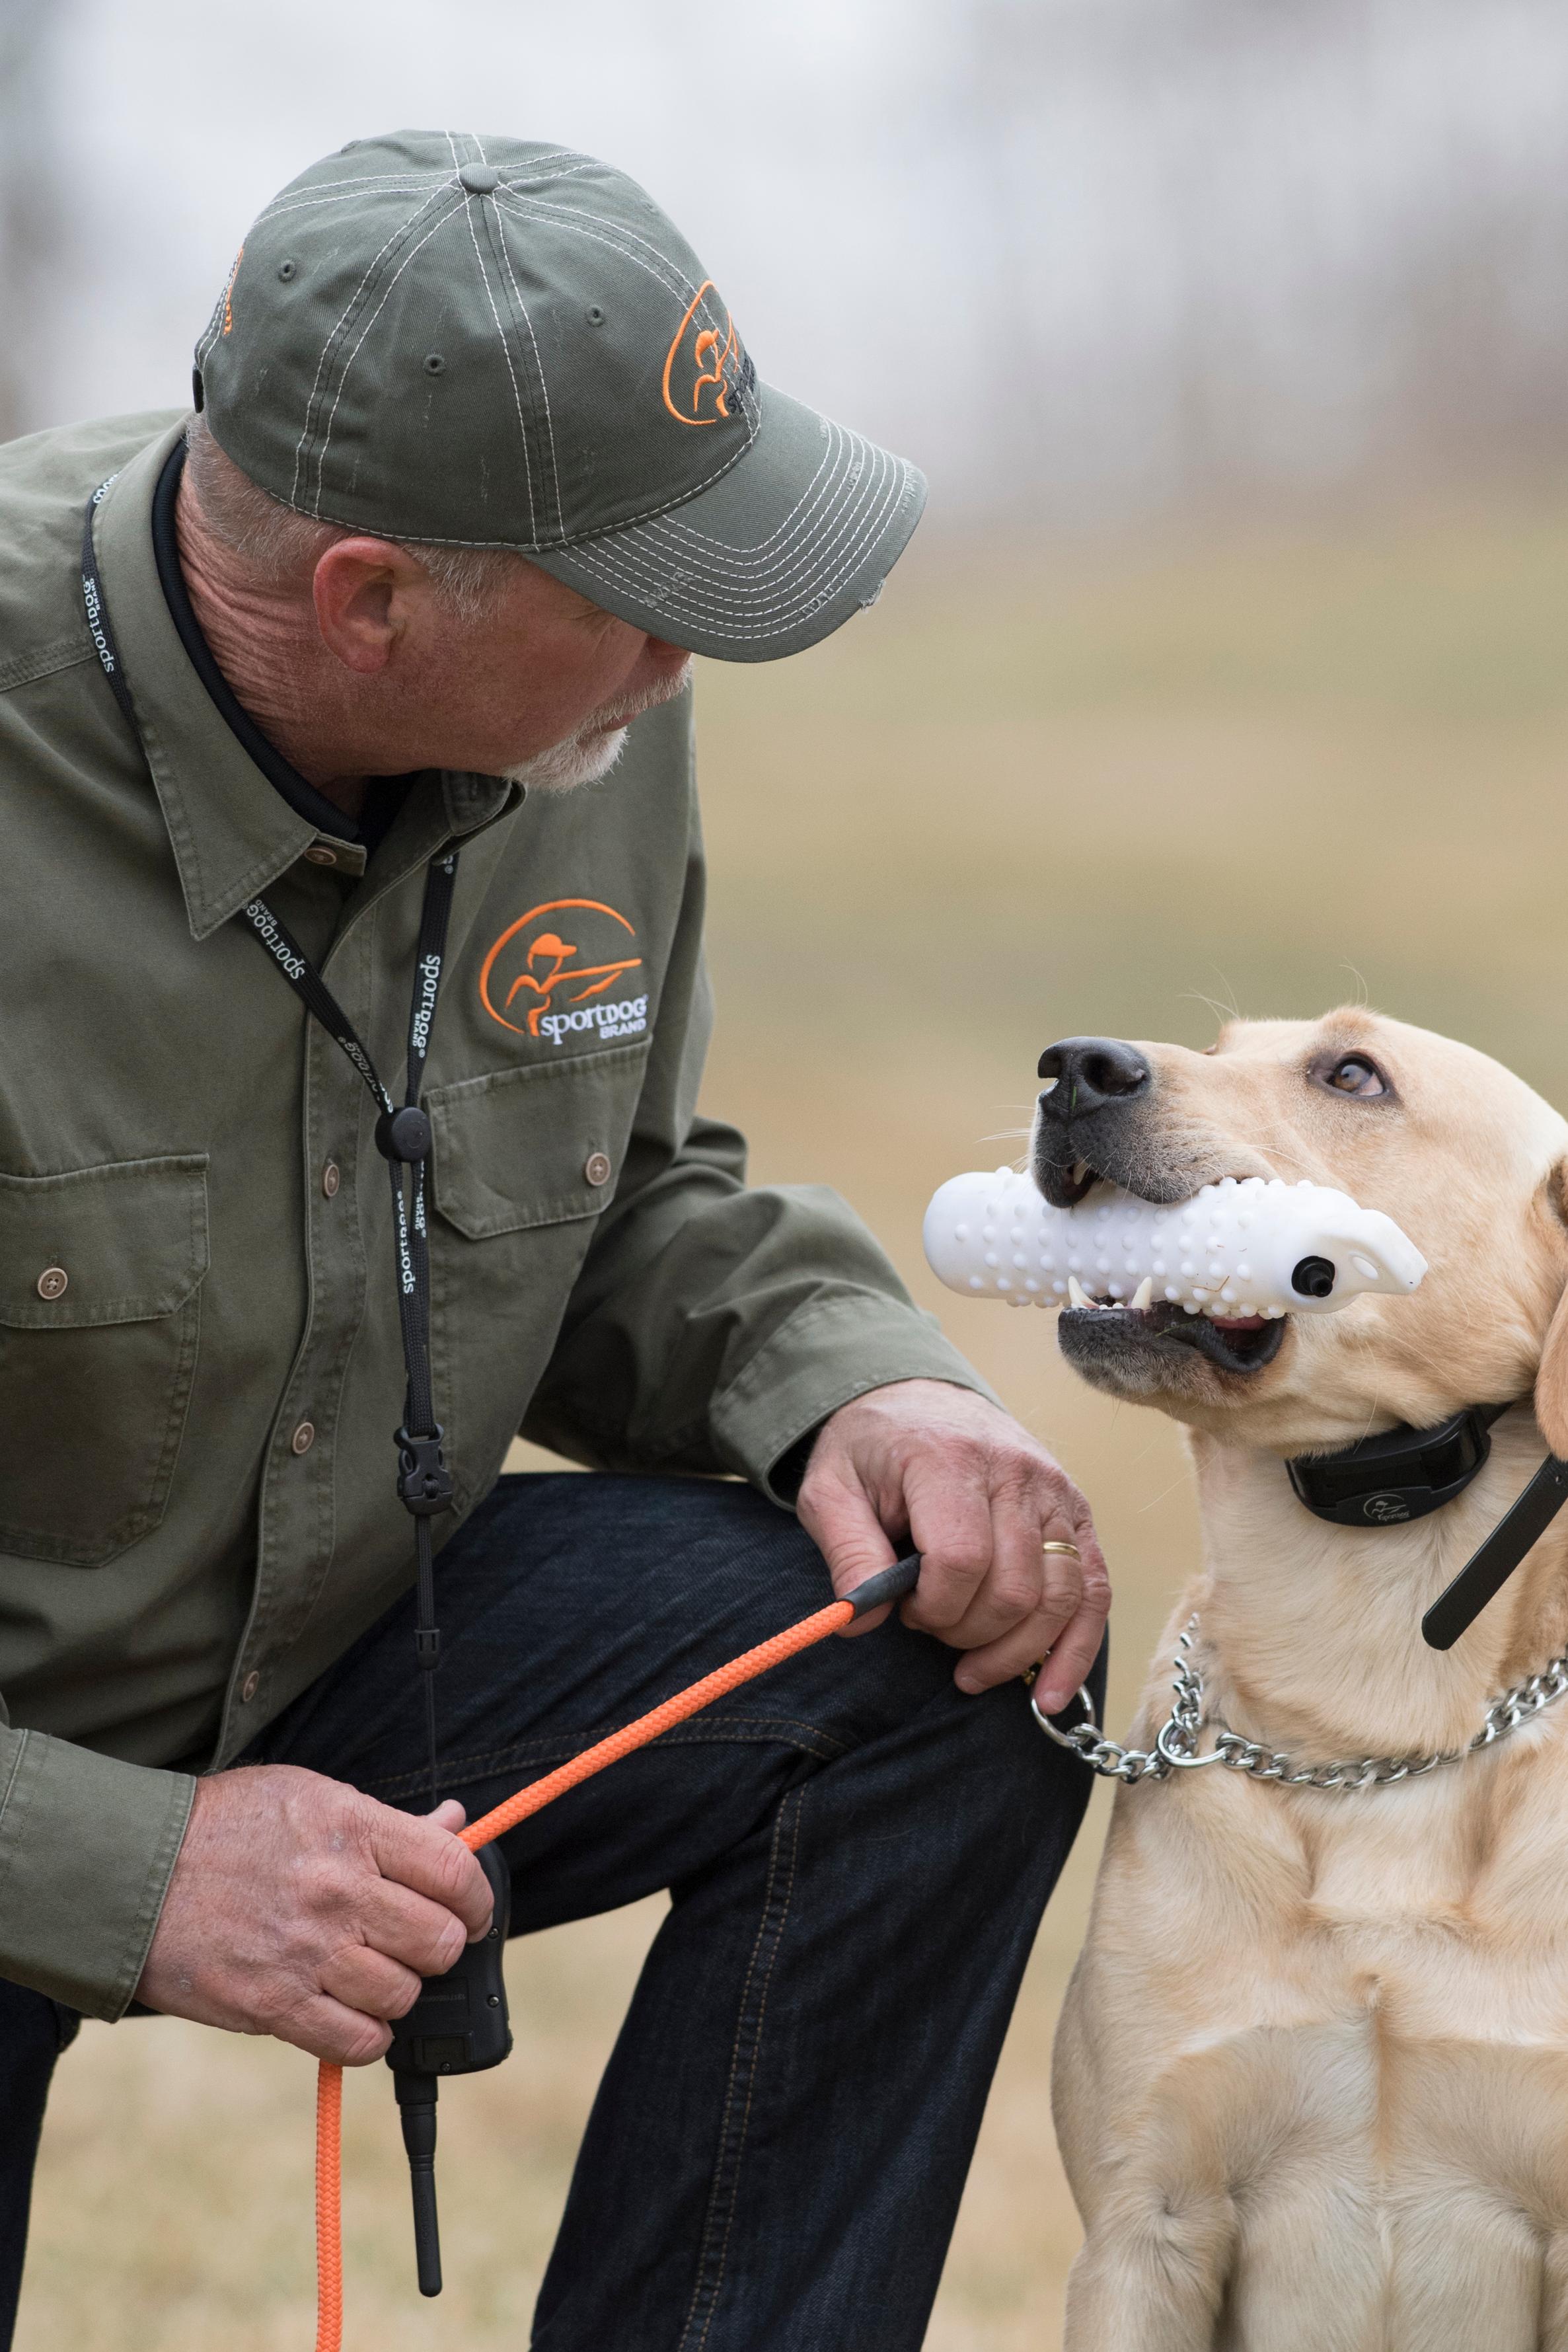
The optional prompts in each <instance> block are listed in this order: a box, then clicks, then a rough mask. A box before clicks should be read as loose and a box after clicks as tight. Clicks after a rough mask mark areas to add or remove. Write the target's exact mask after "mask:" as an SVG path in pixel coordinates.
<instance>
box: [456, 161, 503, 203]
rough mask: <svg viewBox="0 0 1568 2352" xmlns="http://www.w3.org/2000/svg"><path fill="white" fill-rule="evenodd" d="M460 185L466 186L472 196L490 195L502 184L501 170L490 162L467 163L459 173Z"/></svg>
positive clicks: (458, 182)
mask: <svg viewBox="0 0 1568 2352" xmlns="http://www.w3.org/2000/svg"><path fill="white" fill-rule="evenodd" d="M457 184H458V185H459V187H464V188H466V189H467V191H468V193H469V194H470V195H471V196H488V195H491V194H494V192H495V190H496V189H497V188H498V187H499V186H500V184H501V174H500V173H499V172H495V171H492V170H491V168H490V166H489V164H488V163H465V164H464V166H463V169H462V170H461V171H460V172H459V173H458V174H457Z"/></svg>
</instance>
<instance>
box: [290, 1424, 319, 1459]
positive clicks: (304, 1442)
mask: <svg viewBox="0 0 1568 2352" xmlns="http://www.w3.org/2000/svg"><path fill="white" fill-rule="evenodd" d="M288 1443H289V1444H290V1445H292V1446H293V1448H294V1451H295V1452H296V1454H308V1453H309V1451H310V1448H311V1447H312V1446H313V1445H314V1444H315V1443H316V1424H315V1423H314V1422H313V1421H302V1422H301V1423H300V1424H299V1426H298V1429H297V1430H296V1431H295V1433H294V1434H293V1436H292V1437H291V1438H290V1439H289V1441H288Z"/></svg>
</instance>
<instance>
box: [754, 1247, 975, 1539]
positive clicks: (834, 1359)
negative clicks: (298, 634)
mask: <svg viewBox="0 0 1568 2352" xmlns="http://www.w3.org/2000/svg"><path fill="white" fill-rule="evenodd" d="M891 1381H951V1382H952V1384H953V1386H954V1387H955V1388H960V1389H973V1390H974V1391H975V1393H976V1394H977V1396H983V1397H988V1398H989V1400H990V1402H991V1403H992V1404H997V1405H999V1404H1000V1402H1001V1400H1000V1398H999V1397H998V1395H997V1393H996V1391H995V1390H994V1389H991V1388H989V1387H988V1385H987V1383H986V1382H985V1381H983V1380H982V1379H981V1378H980V1375H979V1373H978V1372H977V1371H976V1370H975V1368H974V1366H973V1365H972V1364H970V1363H967V1362H966V1361H965V1360H964V1358H963V1357H962V1356H961V1355H960V1354H959V1353H958V1350H957V1349H956V1348H955V1347H953V1346H952V1345H951V1344H950V1342H949V1341H947V1340H946V1339H944V1338H943V1336H942V1331H941V1327H940V1325H939V1324H938V1323H937V1322H936V1318H935V1317H934V1316H931V1315H926V1314H925V1313H924V1312H923V1311H922V1310H921V1309H920V1308H919V1307H904V1306H902V1305H900V1303H899V1302H898V1301H897V1300H896V1299H892V1298H884V1297H879V1296H877V1295H876V1294H875V1293H874V1292H869V1291H863V1290H862V1291H857V1292H856V1293H855V1294H854V1295H853V1297H839V1298H821V1297H817V1298H812V1299H810V1300H808V1301H807V1302H806V1304H805V1305H804V1306H802V1307H797V1308H796V1310H795V1312H794V1314H793V1315H791V1316H790V1317H789V1320H788V1321H787V1322H784V1323H781V1324H780V1325H779V1328H778V1329H777V1330H776V1331H774V1332H773V1333H772V1334H771V1335H770V1336H769V1337H768V1339H766V1340H765V1341H764V1342H763V1344H762V1346H761V1347H760V1348H759V1349H758V1351H757V1353H756V1355H754V1356H753V1357H751V1358H750V1359H749V1360H748V1361H747V1364H746V1366H745V1368H744V1370H741V1371H739V1372H737V1375H736V1377H735V1379H734V1380H733V1381H731V1382H730V1383H729V1386H728V1387H727V1389H725V1390H723V1391H721V1393H720V1394H719V1395H718V1396H717V1397H716V1399H715V1401H714V1405H713V1411H712V1423H711V1425H712V1429H713V1435H714V1443H715V1444H716V1447H717V1449H718V1451H719V1453H720V1454H722V1456H723V1458H724V1460H725V1461H726V1462H727V1464H728V1465H729V1466H730V1468H732V1469H734V1470H738V1471H739V1472H740V1473H741V1475H742V1476H743V1477H746V1478H748V1479H750V1481H751V1483H752V1485H753V1486H759V1487H760V1488H761V1489H762V1492H763V1493H764V1494H765V1495H766V1496H768V1498H769V1500H770V1501H772V1502H775V1503H778V1504H779V1505H781V1506H782V1507H784V1508H785V1509H791V1508H792V1507H793V1506H794V1501H795V1497H794V1495H793V1493H792V1492H789V1493H787V1492H785V1491H783V1488H782V1487H779V1486H775V1485H774V1483H773V1472H774V1470H775V1469H776V1468H777V1467H779V1465H781V1464H782V1463H783V1462H784V1460H785V1457H786V1456H787V1455H788V1454H789V1453H790V1452H791V1450H792V1449H793V1448H794V1447H795V1446H796V1445H797V1444H799V1443H800V1439H801V1438H802V1437H804V1436H805V1435H806V1433H807V1432H808V1431H809V1430H812V1429H815V1428H816V1427H817V1425H818V1423H821V1422H823V1421H826V1419H827V1417H828V1415H829V1414H830V1413H831V1412H837V1411H838V1409H839V1407H840V1405H841V1404H848V1403H849V1402H850V1400H851V1398H852V1397H858V1396H864V1395H865V1393H866V1391H867V1390H868V1389H882V1388H886V1387H887V1386H888V1384H889V1383H890V1382H891ZM796 1483H798V1481H796V1480H794V1479H791V1478H789V1477H786V1478H785V1480H784V1482H783V1485H784V1486H786V1487H788V1486H794V1485H795V1484H796Z"/></svg>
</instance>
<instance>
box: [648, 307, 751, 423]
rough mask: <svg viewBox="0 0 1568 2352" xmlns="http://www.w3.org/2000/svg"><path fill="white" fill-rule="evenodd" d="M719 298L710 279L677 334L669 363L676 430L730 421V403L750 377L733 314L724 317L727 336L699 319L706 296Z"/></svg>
mask: <svg viewBox="0 0 1568 2352" xmlns="http://www.w3.org/2000/svg"><path fill="white" fill-rule="evenodd" d="M714 293H715V287H714V282H713V279H712V278H704V279H703V282H702V284H701V285H700V286H699V287H698V288H697V290H696V292H695V294H694V295H693V296H692V299H691V303H690V306H689V307H688V309H687V311H686V315H685V318H684V319H683V320H681V323H680V325H679V326H678V327H677V328H676V329H675V340H674V342H673V343H672V344H671V345H670V348H669V352H668V354H667V356H666V358H665V361H664V406H665V407H666V408H667V409H668V410H669V412H670V415H672V416H673V417H674V420H675V422H676V424H677V425H716V424H718V423H719V421H720V419H721V418H724V417H727V416H729V415H731V414H732V413H733V412H732V411H731V408H730V400H731V398H732V396H733V395H734V394H736V392H737V390H739V389H740V387H741V384H742V381H743V378H744V377H745V375H746V373H747V364H748V363H747V358H746V354H745V352H743V351H742V350H741V348H740V337H739V336H738V335H737V333H736V331H735V321H734V320H733V319H732V318H731V317H730V315H729V312H728V311H727V310H726V311H725V314H724V326H723V328H722V330H721V329H719V328H717V327H710V326H707V325H706V324H704V323H703V322H702V321H701V320H699V319H698V317H697V312H698V311H699V310H701V308H702V305H703V298H704V297H705V295H708V294H714ZM717 307H718V304H717V300H715V308H717Z"/></svg>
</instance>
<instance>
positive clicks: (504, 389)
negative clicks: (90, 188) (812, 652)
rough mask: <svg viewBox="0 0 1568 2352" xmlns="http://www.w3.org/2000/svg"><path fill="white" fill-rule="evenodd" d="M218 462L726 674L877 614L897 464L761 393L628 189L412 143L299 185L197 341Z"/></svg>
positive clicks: (509, 150) (352, 160)
mask: <svg viewBox="0 0 1568 2352" xmlns="http://www.w3.org/2000/svg"><path fill="white" fill-rule="evenodd" d="M195 399H196V404H197V406H198V407H202V408H204V410H205V413H206V416H207V421H208V423H209V425H210V426H211V428H212V432H213V435H214V438H215V439H216V441H217V442H218V445H219V446H220V447H221V448H223V449H224V450H225V452H226V453H227V455H228V456H229V457H232V458H233V460H234V462H235V465H236V466H238V467H240V468H241V469H242V471H244V472H245V473H246V474H247V475H249V477H250V478H251V479H252V481H254V482H256V483H258V484H259V485H260V487H261V488H263V489H265V490H267V491H269V492H270V493H271V495H272V496H273V497H274V498H275V499H281V500H282V502H283V503H284V504H285V505H286V506H288V507H292V508H294V509H296V511H297V512H298V513H300V514H305V515H309V516H311V517H313V518H314V519H316V520H319V521H322V522H330V523H337V524H340V525H343V526H344V527H346V528H347V529H349V530H363V531H369V532H372V533H374V534H375V535H376V536H378V537H381V538H385V539H397V540H423V541H438V542H440V543H442V544H444V545H446V546H463V547H503V548H513V549H516V550H517V551H518V552H519V553H520V554H523V555H526V556H527V557H528V559H529V560H530V562H534V563H537V564H538V565H539V566H540V567H541V569H542V570H544V571H546V572H549V573H550V574H551V575H552V576H553V577H554V578H555V579H557V580H562V581H565V582H566V583H567V584H568V585H569V586H570V587H572V588H575V589H578V590H579V591H580V593H582V594H583V595H584V596H587V597H589V598H590V599H591V601H592V602H593V603H594V604H599V605H601V606H603V607H604V609H605V610H606V611H608V612H611V613H614V614H617V615H618V616H619V617H620V618H621V619H622V620H624V621H630V622H632V623H633V624H634V625H636V626H637V627H638V628H642V629H647V630H648V631H649V632H650V633H651V634H652V635H655V636H658V637H662V638H664V639H666V640H668V641H669V642H671V643H673V644H675V645H680V646H690V647H691V648H692V649H693V650H694V651H695V652H697V653H704V654H712V655H716V656H717V657H718V658H719V659H720V660H722V661H769V660H772V659H774V658H775V657H777V656H779V655H782V654H792V653H798V652H799V651H800V649H801V648H802V647H803V646H810V645H814V644H816V642H817V641H818V639H819V638H821V637H825V636H827V635H829V634H830V633H831V631H832V630H834V629H836V628H838V627H839V626H840V625H841V623H842V622H844V621H847V620H848V619H849V618H850V617H851V615H852V614H853V613H855V612H856V611H858V610H859V609H860V607H861V606H862V605H864V604H872V603H873V602H874V601H875V599H876V596H877V595H878V593H879V592H880V590H881V587H882V583H883V580H884V579H885V578H886V576H887V573H888V572H889V571H890V570H891V569H892V567H893V565H894V562H896V561H897V558H898V556H899V555H900V554H901V553H902V551H903V550H904V545H905V543H906V542H907V541H908V539H909V535H910V533H911V532H912V531H913V530H914V529H915V524H916V522H917V521H918V520H919V519H920V510H921V508H922V507H923V505H924V504H925V481H924V478H923V477H922V476H921V475H920V473H919V472H918V471H917V470H916V468H915V467H913V466H911V465H909V464H907V463H906V462H905V461H904V459H903V458H902V457H893V456H891V455H890V454H889V453H888V451H886V450H885V449H879V448H878V447H876V446H875V445H874V444H873V443H872V442H870V441H865V440H862V438H861V436H859V434H856V433H852V432H850V431H849V430H848V429H847V428H846V427H845V426H843V425H835V424H832V423H831V421H830V420H829V419H828V418H827V417H824V416H820V415H817V413H816V411H815V410H814V409H810V408H806V407H803V406H802V405H801V404H800V402H799V401H795V400H791V399H789V396H788V394H784V393H781V392H778V391H776V390H775V389H774V388H773V386H772V385H771V384H767V383H762V382H761V381H760V380H759V379H758V374H757V371H756V369H755V368H754V366H753V365H752V362H751V359H750V357H749V355H748V353H747V351H746V348H745V345H744V344H743V343H742V341H741V339H740V336H739V333H738V331H737V328H736V326H735V322H734V320H732V318H731V316H730V313H729V310H728V308H727V305H726V303H725V301H724V299H723V298H722V296H721V295H720V294H719V292H718V289H717V288H716V286H715V284H714V282H713V280H712V278H709V276H708V274H707V272H706V269H705V268H703V266H702V264H701V262H700V261H699V260H698V259H697V257H696V256H695V254H694V253H693V251H692V249H691V247H690V246H689V245H687V243H686V241H685V238H684V237H683V236H681V234H680V232H679V231H678V229H676V228H675V227H674V224H673V223H672V222H671V221H669V220H668V219H667V218H666V217H665V215H664V213H662V212H661V211H660V209H659V207H658V205H655V204H654V203H653V200H652V198H651V197H649V196H647V195H646V194H644V193H643V190H642V189H641V188H640V187H638V185H637V184H636V183H635V182H634V181H632V180H629V179H627V178H626V176H625V174H624V173H621V172H616V171H612V169H611V168H610V166H609V165H608V164H606V163H597V162H595V160H594V158H593V157H592V156H591V155H580V154H578V153H576V152H574V151H573V150H571V149H570V148H565V147H555V146H550V145H549V144H547V143H545V142H541V141H538V140H520V139H500V138H489V137H485V138H480V137H477V136H476V135H475V134H473V133H472V132H459V131H393V132H392V133H390V134H389V135H388V136H386V137H384V138H376V139H359V140H355V141H354V142H352V143H351V144H350V146H347V147H345V148H343V149H342V150H341V152H340V153H338V154H336V155H332V156H329V158H328V159H327V160H326V161H325V162H324V163H313V164H312V165H311V166H310V168H309V170H308V171H306V172H302V173H300V174H299V177H298V179H296V180H292V181H290V183H289V184H288V185H287V187H286V188H285V189H284V190H283V192H282V194H280V195H278V196H277V197H275V198H274V200H273V202H272V203H271V204H269V205H267V209H266V211H265V212H263V214H262V215H261V216H260V218H259V219H258V220H257V221H256V224H255V226H253V227H252V228H251V229H250V231H249V232H248V234H247V235H246V241H245V243H244V245H243V246H242V247H241V248H240V251H239V254H238V256H237V257H236V259H235V264H234V268H232V270H231V271H230V273H229V278H228V282H227V284H226V285H225V288H224V290H223V292H222V294H221V295H220V296H219V298H218V300H217V303H216V306H215V308H214V311H213V316H212V319H211V320H210V322H209V324H208V326H207V328H206V331H205V332H204V334H203V336H202V338H201V341H199V343H198V344H197V346H196V367H195Z"/></svg>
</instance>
